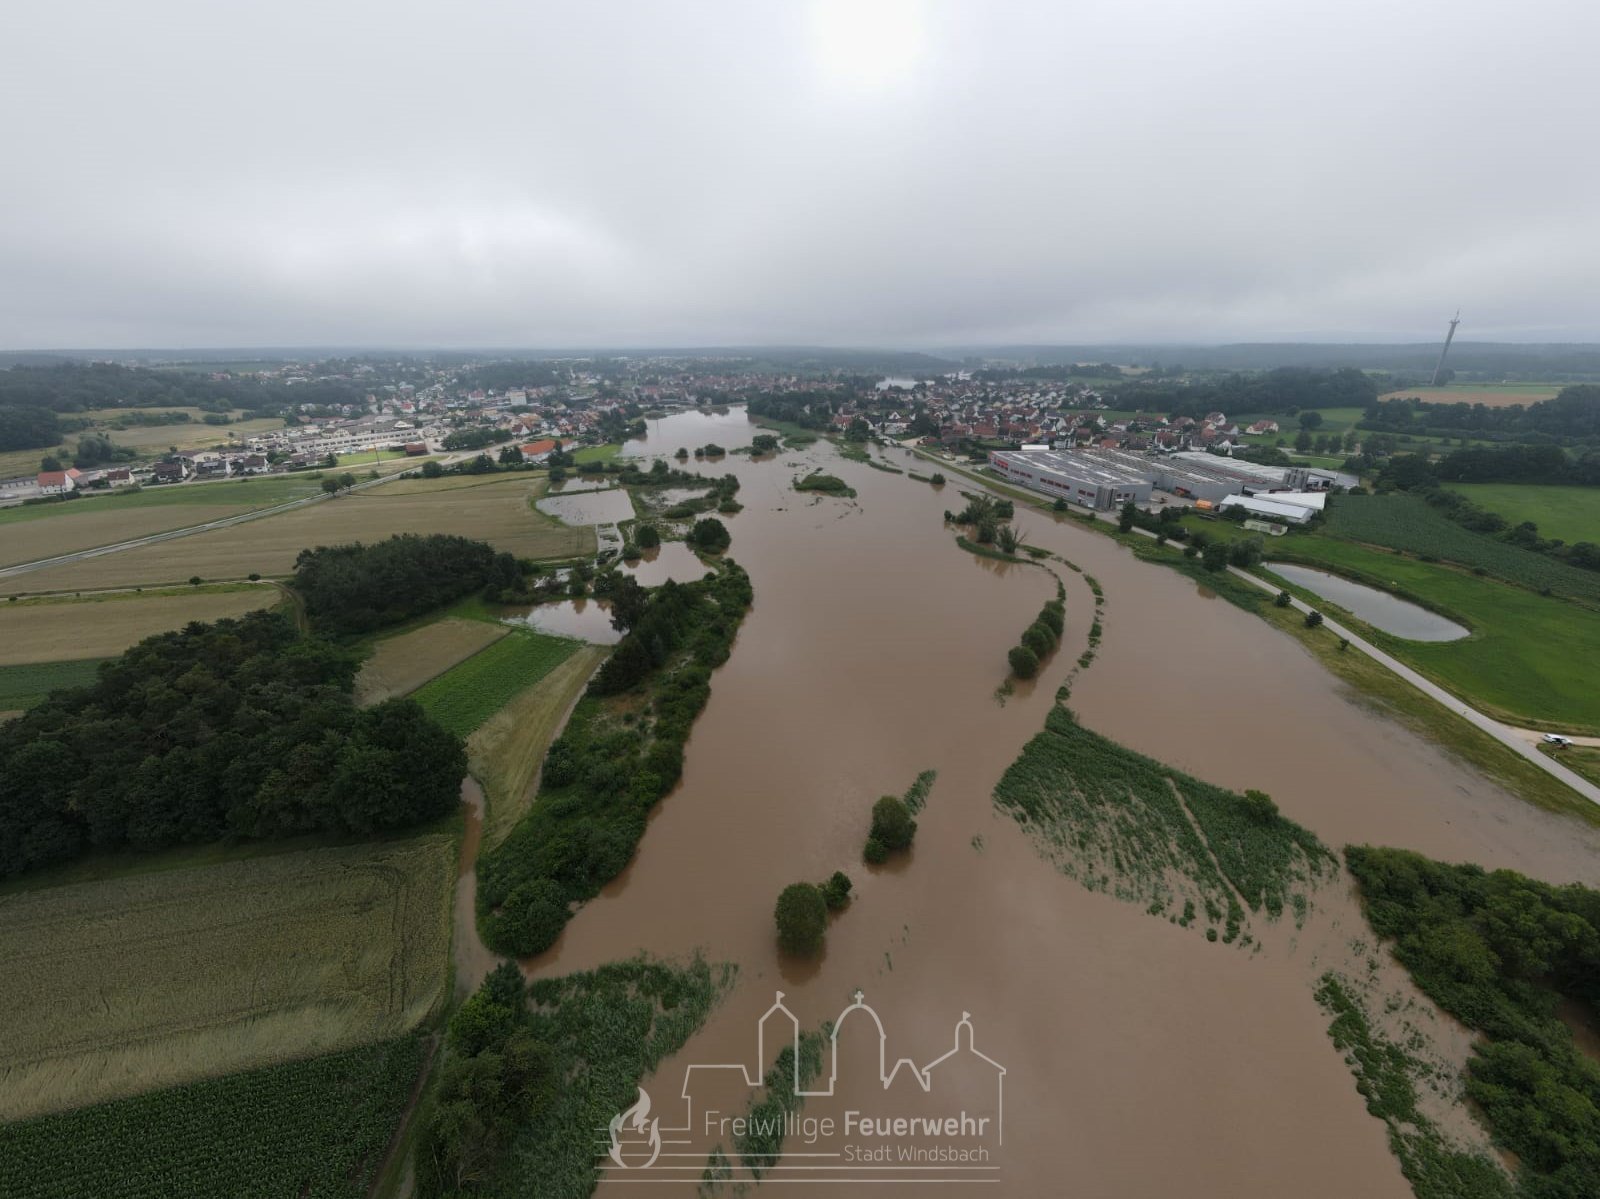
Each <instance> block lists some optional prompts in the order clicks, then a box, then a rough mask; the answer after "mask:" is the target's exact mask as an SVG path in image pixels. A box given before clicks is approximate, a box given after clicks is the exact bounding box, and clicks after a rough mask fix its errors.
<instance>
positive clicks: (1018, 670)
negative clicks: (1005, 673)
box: [1007, 645, 1039, 679]
mask: <svg viewBox="0 0 1600 1199" xmlns="http://www.w3.org/2000/svg"><path fill="white" fill-rule="evenodd" d="M1007 657H1008V659H1009V660H1010V662H1011V673H1012V674H1014V675H1016V676H1017V677H1018V678H1019V679H1031V678H1032V677H1033V676H1034V675H1036V674H1038V673H1039V655H1038V654H1036V653H1034V652H1033V651H1032V650H1031V649H1029V648H1028V647H1027V646H1025V645H1014V646H1012V647H1011V652H1010V654H1008V655H1007Z"/></svg>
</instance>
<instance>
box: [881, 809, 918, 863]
mask: <svg viewBox="0 0 1600 1199" xmlns="http://www.w3.org/2000/svg"><path fill="white" fill-rule="evenodd" d="M916 835H917V822H916V820H915V819H914V818H913V817H912V815H911V809H910V808H908V807H906V802H905V800H903V799H901V798H900V797H899V796H898V795H885V796H884V797H883V798H882V799H880V800H878V802H877V803H875V804H873V805H872V833H871V836H872V837H873V838H874V839H875V840H876V841H878V842H879V844H881V845H882V846H883V847H884V848H885V849H887V850H889V851H890V852H891V853H892V852H894V851H895V850H898V849H908V848H910V845H911V839H912V838H913V837H915V836H916Z"/></svg>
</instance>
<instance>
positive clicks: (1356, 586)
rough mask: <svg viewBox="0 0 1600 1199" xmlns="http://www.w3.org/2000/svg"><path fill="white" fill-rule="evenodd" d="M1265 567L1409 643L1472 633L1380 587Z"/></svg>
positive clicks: (1302, 569)
mask: <svg viewBox="0 0 1600 1199" xmlns="http://www.w3.org/2000/svg"><path fill="white" fill-rule="evenodd" d="M1262 565H1264V566H1265V567H1266V568H1267V569H1268V570H1270V571H1271V572H1272V573H1273V574H1275V575H1277V576H1279V577H1280V578H1282V579H1284V580H1285V581H1286V582H1290V583H1293V584H1294V585H1295V586H1296V587H1304V588H1305V589H1306V590H1307V591H1309V592H1311V593H1312V594H1313V595H1318V596H1321V597H1322V598H1323V599H1325V600H1327V601H1328V602H1329V603H1332V604H1338V605H1339V606H1340V607H1341V608H1343V609H1344V610H1345V611H1347V612H1353V613H1354V614H1355V615H1357V616H1359V617H1360V618H1361V619H1362V620H1364V621H1366V622H1367V623H1368V624H1370V625H1371V626H1372V627H1373V628H1375V629H1382V630H1383V631H1384V632H1385V633H1392V634H1393V635H1394V636H1396V637H1404V638H1406V639H1407V640H1408V641H1459V640H1461V638H1463V637H1465V636H1467V635H1468V634H1470V633H1471V631H1472V630H1470V629H1468V628H1467V627H1466V626H1464V625H1459V624H1457V623H1456V622H1455V621H1453V620H1449V619H1446V618H1445V617H1443V616H1440V615H1439V614H1438V613H1437V612H1430V611H1428V609H1426V608H1424V607H1422V606H1421V605H1419V604H1413V603H1409V602H1408V601H1406V600H1403V599H1400V598H1398V597H1397V596H1393V595H1390V594H1389V593H1388V592H1386V591H1379V590H1378V589H1377V588H1376V587H1368V586H1366V585H1365V584H1362V583H1354V582H1351V581H1350V580H1349V579H1345V578H1341V577H1340V576H1338V575H1336V574H1330V573H1329V572H1328V571H1325V570H1313V569H1311V568H1310V567H1309V566H1293V565H1290V564H1289V563H1287V562H1265V563H1263V564H1262Z"/></svg>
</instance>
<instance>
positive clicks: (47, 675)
mask: <svg viewBox="0 0 1600 1199" xmlns="http://www.w3.org/2000/svg"><path fill="white" fill-rule="evenodd" d="M103 661H105V659H104V658H79V659H77V660H76V661H72V662H29V663H25V664H22V665H16V666H0V712H20V711H22V710H23V709H26V708H31V707H33V706H34V705H35V704H37V703H38V702H39V701H40V700H42V699H43V698H44V697H45V696H46V695H48V694H50V692H52V691H55V690H57V689H58V688H61V687H87V686H88V685H89V684H90V683H92V682H94V677H95V670H96V668H98V667H99V665H100V663H101V662H103Z"/></svg>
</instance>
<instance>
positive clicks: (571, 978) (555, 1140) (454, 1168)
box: [417, 957, 734, 1199]
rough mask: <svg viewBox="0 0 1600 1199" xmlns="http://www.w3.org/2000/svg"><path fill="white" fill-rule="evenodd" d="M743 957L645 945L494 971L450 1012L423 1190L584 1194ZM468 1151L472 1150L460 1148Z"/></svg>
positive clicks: (421, 1158) (420, 1154) (421, 1167)
mask: <svg viewBox="0 0 1600 1199" xmlns="http://www.w3.org/2000/svg"><path fill="white" fill-rule="evenodd" d="M733 978H734V967H732V966H726V965H724V966H717V967H712V966H710V965H708V964H707V963H706V962H705V961H703V960H701V959H699V958H696V959H694V960H693V961H691V962H689V963H688V964H686V965H675V964H672V963H665V962H656V961H651V960H649V959H647V958H644V957H639V958H635V959H633V960H631V961H627V962H614V963H610V964H608V965H605V966H601V967H599V968H598V969H595V970H588V971H584V972H582V973H579V974H568V975H564V976H561V977H558V978H541V979H539V980H538V981H536V982H534V983H533V984H532V985H531V986H529V987H528V988H527V989H526V991H525V992H524V990H523V988H522V979H521V976H520V973H519V972H518V971H517V969H516V967H515V965H507V966H504V967H502V968H501V969H499V970H497V971H496V972H495V973H494V974H491V975H490V976H489V978H488V979H486V980H485V981H484V983H483V986H482V987H480V988H479V990H478V991H477V992H476V993H475V994H474V995H473V997H472V998H471V999H469V1000H468V1001H467V1002H466V1003H465V1004H463V1005H462V1007H461V1009H460V1010H459V1011H458V1012H457V1014H456V1016H455V1017H454V1018H453V1019H452V1020H451V1029H450V1038H449V1042H448V1045H447V1047H446V1051H445V1052H446V1060H445V1063H444V1066H443V1069H442V1071H441V1087H440V1091H439V1094H438V1095H437V1097H436V1099H435V1102H434V1103H433V1104H432V1105H431V1108H430V1110H429V1111H428V1112H427V1113H426V1115H425V1117H424V1132H423V1135H422V1138H421V1143H420V1144H419V1146H418V1149H417V1193H418V1195H419V1196H420V1197H421V1199H442V1197H443V1196H454V1195H463V1196H464V1195H481V1196H494V1197H502V1199H511V1197H513V1196H515V1197H517V1199H521V1197H523V1196H528V1195H538V1196H540V1199H583V1197H585V1196H588V1195H589V1194H590V1193H592V1191H593V1190H594V1186H595V1182H596V1179H597V1175H596V1172H595V1160H596V1158H597V1157H598V1156H599V1152H598V1146H597V1144H596V1130H597V1129H598V1130H600V1139H601V1140H602V1141H603V1140H604V1130H605V1128H606V1127H607V1125H608V1123H609V1122H610V1121H611V1118H612V1117H613V1116H615V1115H617V1114H618V1113H619V1112H622V1111H624V1110H625V1109H627V1108H628V1107H629V1106H630V1105H631V1104H632V1103H633V1102H634V1100H635V1098H636V1097H637V1095H638V1086H639V1080H640V1079H642V1078H643V1077H644V1076H645V1075H646V1074H648V1073H650V1072H651V1071H652V1070H654V1069H655V1068H656V1067H657V1066H659V1065H660V1064H661V1062H662V1061H663V1060H664V1059H665V1058H666V1057H667V1056H668V1055H670V1054H672V1053H675V1052H677V1051H678V1050H679V1049H680V1048H682V1047H683V1045H684V1043H685V1042H687V1041H688V1039H689V1038H690V1036H692V1035H693V1034H694V1033H695V1032H696V1031H698V1030H699V1028H700V1026H701V1025H702V1024H703V1023H704V1022H705V1019H706V1017H707V1015H709V1014H710V1012H711V1009H712V1008H713V1007H714V1006H715V1005H716V1003H717V1002H718V1001H719V1000H720V999H721V998H722V997H723V995H725V994H726V993H727V991H728V989H729V987H731V986H732V984H733ZM462 1150H464V1151H466V1153H467V1154H468V1156H466V1157H463V1156H461V1154H460V1151H462Z"/></svg>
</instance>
